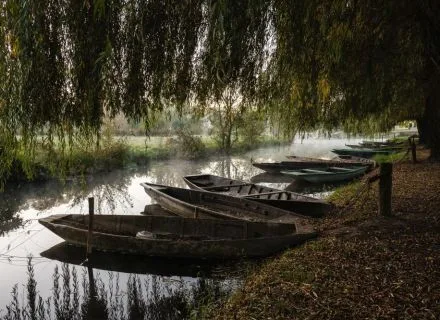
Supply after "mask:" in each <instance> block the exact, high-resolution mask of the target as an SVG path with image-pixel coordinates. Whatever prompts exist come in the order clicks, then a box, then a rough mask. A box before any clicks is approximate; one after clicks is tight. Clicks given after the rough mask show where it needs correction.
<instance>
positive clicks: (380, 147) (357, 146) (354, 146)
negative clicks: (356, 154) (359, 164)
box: [346, 144, 405, 151]
mask: <svg viewBox="0 0 440 320" xmlns="http://www.w3.org/2000/svg"><path fill="white" fill-rule="evenodd" d="M346 146H347V147H349V148H351V149H359V150H363V149H371V150H375V151H376V150H377V151H400V150H402V149H404V148H405V145H403V144H400V145H376V146H370V147H365V146H363V145H360V144H346Z"/></svg>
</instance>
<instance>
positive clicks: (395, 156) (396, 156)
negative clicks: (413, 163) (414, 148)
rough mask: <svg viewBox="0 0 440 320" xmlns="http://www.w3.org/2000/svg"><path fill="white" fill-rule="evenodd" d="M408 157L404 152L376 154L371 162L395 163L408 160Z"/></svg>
mask: <svg viewBox="0 0 440 320" xmlns="http://www.w3.org/2000/svg"><path fill="white" fill-rule="evenodd" d="M409 157H410V154H409V153H408V152H406V151H402V152H397V153H391V154H388V155H384V154H378V155H375V156H374V157H373V160H374V161H376V162H377V163H384V162H396V161H403V160H408V159H409Z"/></svg>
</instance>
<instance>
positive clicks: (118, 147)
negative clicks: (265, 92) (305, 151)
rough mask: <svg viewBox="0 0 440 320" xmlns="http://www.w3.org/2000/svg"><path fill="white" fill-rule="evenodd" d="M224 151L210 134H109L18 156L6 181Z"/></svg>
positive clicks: (262, 142) (267, 139) (273, 141)
mask: <svg viewBox="0 0 440 320" xmlns="http://www.w3.org/2000/svg"><path fill="white" fill-rule="evenodd" d="M289 143H290V140H286V139H281V138H276V137H273V136H263V137H261V139H259V141H258V143H255V144H249V143H248V142H247V141H237V142H236V143H235V144H234V145H233V146H232V148H231V150H229V154H230V155H235V154H239V153H242V152H245V151H249V150H251V149H254V148H261V147H268V146H274V145H287V144H289ZM220 154H225V152H224V151H223V150H222V149H221V148H220V147H219V146H218V145H217V144H216V143H215V142H214V140H213V139H212V138H211V137H209V136H205V137H197V136H194V137H191V136H188V137H177V136H176V137H151V138H145V137H111V138H107V139H106V140H104V141H102V142H101V144H100V146H99V147H96V146H93V147H90V146H89V145H87V144H82V145H81V144H78V145H76V146H75V147H74V148H73V149H72V150H68V151H64V152H61V151H58V150H51V152H48V151H47V150H44V149H39V150H37V151H36V156H35V158H34V159H30V160H28V159H24V158H23V157H21V156H20V154H18V155H17V157H16V158H15V159H14V160H13V162H12V166H11V174H10V176H9V177H8V179H7V182H8V183H17V182H27V181H32V180H36V181H45V180H50V179H53V178H61V179H65V178H69V177H76V176H83V175H90V174H96V173H101V172H109V171H112V170H115V169H122V168H126V167H132V166H137V165H140V166H142V165H145V164H147V163H149V162H150V161H160V160H167V159H190V160H191V159H199V160H200V159H205V158H208V157H211V156H216V155H220Z"/></svg>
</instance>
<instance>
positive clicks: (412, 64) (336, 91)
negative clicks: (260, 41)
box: [268, 0, 440, 158]
mask: <svg viewBox="0 0 440 320" xmlns="http://www.w3.org/2000/svg"><path fill="white" fill-rule="evenodd" d="M439 14H440V3H439V2H438V1H434V0H432V1H431V0H418V1H381V2H377V1H368V0H367V1H340V0H334V1H287V0H286V1H284V0H279V1H277V0H275V1H274V3H273V19H272V21H273V24H274V27H273V28H274V37H275V38H276V43H277V47H276V49H275V53H274V59H273V60H272V61H271V66H270V69H271V70H270V76H271V79H270V81H269V83H270V86H269V87H268V92H271V93H272V94H274V96H273V98H274V100H277V99H280V100H279V101H280V102H282V103H281V104H279V105H280V106H281V107H280V110H282V111H284V112H286V113H287V112H291V113H292V114H293V117H292V118H290V119H288V120H290V121H291V120H292V119H293V120H296V121H297V122H298V124H299V125H301V126H302V127H303V128H305V129H311V128H316V127H318V126H319V127H323V128H325V129H331V128H334V127H336V126H339V125H343V126H345V128H347V129H348V130H349V131H356V130H360V129H365V128H367V127H368V124H369V125H370V127H371V126H372V127H373V128H374V129H375V130H387V129H390V128H392V126H393V125H395V124H396V123H397V122H398V121H402V120H406V119H418V120H419V123H420V125H419V130H420V129H422V130H421V134H422V135H423V136H425V137H426V139H427V142H428V143H429V144H430V145H431V147H432V156H433V157H436V158H439V157H440V131H439V129H438V123H440V100H439V89H440V87H439V85H440V81H439V80H440V68H439V65H440V21H439V19H438V18H437V17H438V16H439ZM274 75H276V76H274Z"/></svg>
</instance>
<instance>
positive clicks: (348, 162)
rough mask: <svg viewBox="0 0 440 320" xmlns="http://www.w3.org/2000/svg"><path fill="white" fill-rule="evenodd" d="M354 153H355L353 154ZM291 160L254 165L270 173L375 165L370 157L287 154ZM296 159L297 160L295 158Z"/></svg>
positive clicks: (256, 163) (255, 163)
mask: <svg viewBox="0 0 440 320" xmlns="http://www.w3.org/2000/svg"><path fill="white" fill-rule="evenodd" d="M353 155H354V154H353ZM287 157H288V158H289V159H292V160H291V161H280V162H254V163H252V165H253V166H254V167H256V168H258V169H261V170H264V171H266V172H268V173H281V171H288V170H300V169H308V168H329V167H340V168H346V167H352V166H362V165H368V166H370V167H373V166H374V164H375V163H374V161H371V160H368V159H362V158H360V157H359V158H357V159H350V158H344V159H338V160H324V159H310V158H303V157H295V156H287ZM295 159H296V160H295Z"/></svg>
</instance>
